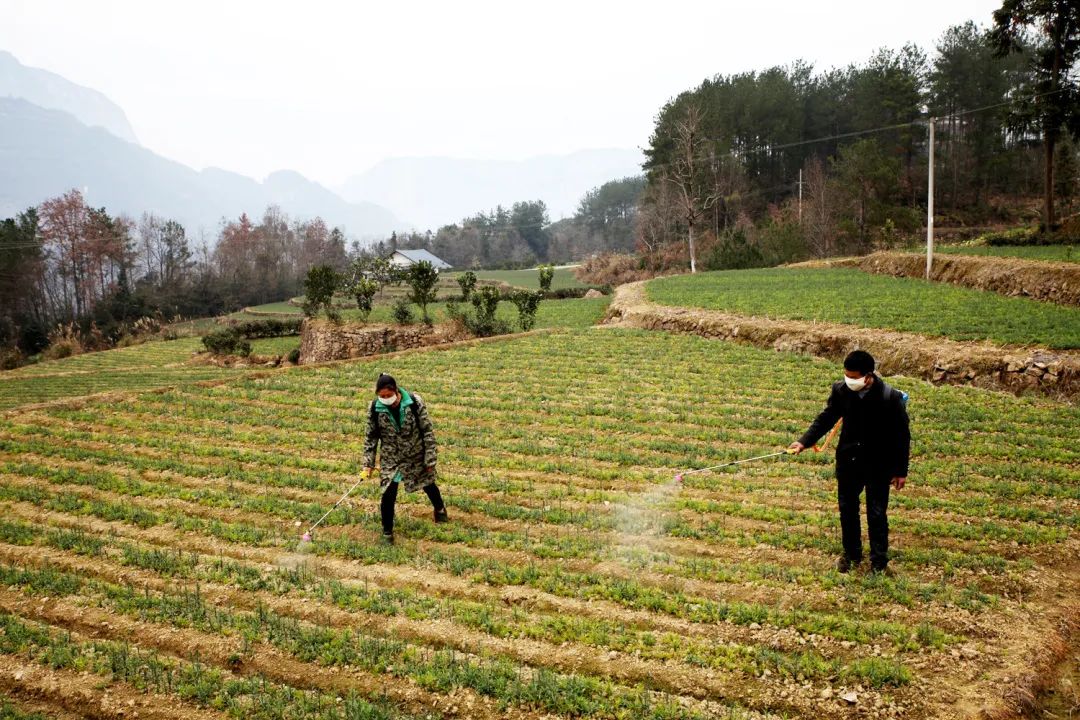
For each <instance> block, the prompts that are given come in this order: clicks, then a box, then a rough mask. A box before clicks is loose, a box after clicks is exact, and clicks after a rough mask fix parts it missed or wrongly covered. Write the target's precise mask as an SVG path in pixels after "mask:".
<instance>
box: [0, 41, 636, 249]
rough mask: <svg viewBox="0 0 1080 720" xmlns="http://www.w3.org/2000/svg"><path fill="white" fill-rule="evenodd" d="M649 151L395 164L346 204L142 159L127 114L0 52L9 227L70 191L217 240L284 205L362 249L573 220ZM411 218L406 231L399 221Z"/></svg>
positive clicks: (306, 190) (351, 186) (144, 152)
mask: <svg viewBox="0 0 1080 720" xmlns="http://www.w3.org/2000/svg"><path fill="white" fill-rule="evenodd" d="M643 160H644V157H643V155H642V153H641V151H640V150H626V149H602V150H582V151H579V152H575V153H570V154H567V155H546V156H539V157H534V158H529V159H526V160H520V161H503V160H475V159H456V158H442V157H416V158H390V159H387V160H383V161H381V162H379V163H378V164H376V165H375V166H374V167H372V168H370V169H369V170H367V171H366V172H363V173H360V174H358V175H355V176H353V177H352V178H350V179H349V180H348V181H346V182H345V183H344V184H343V185H342V186H341V187H340V188H338V189H337V192H335V191H332V190H330V189H328V188H326V187H324V186H323V185H320V184H318V183H316V182H313V181H311V180H308V179H307V178H305V177H303V176H302V175H300V174H299V173H297V172H294V171H291V170H280V171H278V172H275V173H272V174H270V175H269V176H268V177H267V178H266V179H265V180H264V181H263V182H261V183H260V182H258V181H256V180H253V179H251V178H249V177H245V176H243V175H240V174H237V173H234V172H230V171H227V170H222V169H218V168H206V169H205V170H202V171H196V170H194V169H192V168H190V167H187V166H185V165H183V164H181V163H178V162H175V161H172V160H169V159H167V158H164V157H161V156H159V155H156V154H155V153H153V152H152V151H150V150H148V149H146V148H143V147H141V146H140V145H139V144H138V140H137V139H136V137H135V131H134V129H133V128H132V127H131V124H130V123H129V122H128V119H127V116H126V115H125V114H124V111H123V110H122V109H121V108H120V107H119V106H118V105H117V104H116V103H114V102H112V101H111V100H110V99H109V98H107V97H106V96H105V95H103V94H101V93H100V92H98V91H96V90H92V89H90V88H86V87H82V86H80V85H77V84H75V83H73V82H71V81H69V80H66V79H65V78H63V77H61V76H60V75H57V74H55V73H52V72H49V71H47V70H41V69H38V68H31V67H27V66H25V65H22V64H21V63H20V62H19V61H18V60H17V59H16V58H15V57H14V56H13V55H11V54H10V53H8V52H4V51H2V50H0V218H4V217H10V216H11V215H13V214H15V213H17V212H21V211H22V210H25V209H26V208H27V207H29V206H31V205H37V204H39V203H41V202H42V201H43V200H45V199H46V198H49V197H55V196H57V195H60V194H62V193H64V192H67V191H68V190H71V189H72V188H78V189H80V190H82V189H84V188H85V189H86V195H87V202H89V203H90V204H91V205H94V206H104V207H106V208H107V209H108V210H109V211H110V212H112V213H126V214H128V215H131V216H134V217H138V216H139V215H141V214H142V213H143V212H153V213H156V214H158V215H161V216H164V217H168V218H171V219H175V220H178V221H180V222H181V223H183V224H184V225H185V227H187V228H188V230H189V232H190V233H191V234H193V235H194V234H196V233H197V232H198V230H199V229H200V228H202V229H204V230H206V231H208V232H209V233H210V235H211V237H213V236H215V235H216V230H217V227H218V225H219V224H220V222H221V220H222V219H223V218H226V219H232V218H236V217H238V216H239V215H240V214H241V213H244V212H246V213H247V214H248V215H249V216H251V217H258V216H260V215H261V214H262V212H263V210H264V209H265V208H266V206H267V205H270V204H275V205H278V206H280V207H281V209H282V210H283V211H284V212H286V213H287V214H289V215H291V216H294V217H297V218H299V219H308V218H311V217H314V216H316V215H318V216H320V217H322V218H323V219H324V220H325V221H326V222H327V223H328V224H330V225H332V226H334V225H341V226H344V227H345V229H346V232H347V233H348V234H349V235H350V236H352V237H357V238H360V239H375V238H380V237H386V236H388V235H389V234H390V233H391V232H392V231H394V230H398V231H402V230H427V229H431V230H436V229H438V228H439V227H441V226H442V225H446V224H450V223H455V222H458V221H460V220H461V219H463V218H465V217H468V216H473V215H475V214H476V213H478V212H482V211H483V212H486V211H490V210H492V209H494V208H495V207H496V206H497V205H503V206H505V207H509V206H510V205H512V204H513V203H514V202H518V201H522V200H543V201H544V202H545V203H546V204H547V206H548V211H549V214H550V217H551V219H552V220H558V219H559V218H562V217H568V216H570V215H572V214H573V213H574V212H575V210H576V208H577V205H578V202H579V201H580V199H581V197H582V196H583V195H584V194H585V193H586V192H588V191H589V190H590V189H592V188H594V187H597V186H599V185H602V184H603V183H605V182H607V181H609V180H614V179H618V178H622V177H627V176H632V175H638V174H640V173H641V163H642V162H643ZM402 218H404V220H403V219H402Z"/></svg>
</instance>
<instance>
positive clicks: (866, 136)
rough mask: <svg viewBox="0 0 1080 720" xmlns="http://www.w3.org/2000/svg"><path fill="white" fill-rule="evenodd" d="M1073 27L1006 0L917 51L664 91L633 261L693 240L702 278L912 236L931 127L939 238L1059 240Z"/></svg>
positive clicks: (1072, 189) (1072, 200)
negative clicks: (1029, 234)
mask: <svg viewBox="0 0 1080 720" xmlns="http://www.w3.org/2000/svg"><path fill="white" fill-rule="evenodd" d="M1078 18H1080V9H1077V7H1075V6H1071V5H1069V4H1064V5H1063V4H1060V3H1058V4H1055V3H1039V2H1020V1H1019V0H1016V1H1013V0H1010V1H1009V2H1007V3H1006V4H1005V6H1003V8H1002V10H1000V11H999V12H998V13H996V14H995V18H994V24H993V25H992V26H991V27H979V26H978V25H976V24H975V23H973V22H969V23H966V24H963V25H959V26H956V27H952V28H949V29H948V30H947V31H946V32H944V33H943V34H942V36H941V38H940V40H939V41H938V43H937V45H936V47H935V48H934V49H933V52H932V53H927V52H926V51H924V50H923V49H921V48H919V47H916V46H914V45H906V46H904V47H902V48H899V49H889V48H883V49H881V50H879V51H878V52H876V53H874V55H873V56H872V57H870V58H869V59H867V60H866V61H865V62H863V63H859V64H851V65H849V66H847V67H843V68H834V69H829V70H818V69H816V68H814V67H813V66H812V65H810V64H807V63H804V62H800V61H796V62H793V63H792V64H790V65H786V66H777V67H772V68H768V69H765V70H760V71H748V72H743V73H736V74H731V75H717V76H715V77H712V78H708V79H706V80H704V81H703V82H702V83H701V84H700V85H699V86H697V87H695V88H693V89H691V90H688V91H686V92H683V93H681V94H679V95H678V96H677V97H675V98H673V99H672V100H671V101H670V102H668V103H667V104H666V105H665V106H664V107H663V108H661V110H660V113H659V114H658V117H657V121H656V125H655V128H654V130H653V133H652V136H651V137H650V139H649V145H648V147H647V148H646V156H647V160H646V163H645V170H646V178H647V184H646V187H645V190H644V194H643V197H642V199H641V203H640V206H641V207H640V212H639V215H638V222H637V228H636V238H637V243H638V244H637V250H638V251H639V253H640V255H641V257H642V262H643V264H644V265H647V266H652V267H655V268H662V267H687V266H689V265H690V263H691V245H692V244H693V245H695V247H694V258H693V260H694V264H695V265H697V266H698V268H699V269H700V268H702V267H703V268H706V269H715V268H735V267H748V266H757V265H773V264H776V263H778V262H785V261H790V260H797V259H802V258H806V257H822V256H829V255H835V254H841V253H861V252H866V251H869V250H871V249H873V248H876V247H883V246H884V247H888V246H892V245H896V244H899V243H904V242H908V241H910V240H911V239H913V238H915V237H917V236H919V234H920V233H921V232H923V231H924V228H925V225H926V206H927V172H928V157H929V152H928V150H929V147H928V125H929V123H930V121H931V119H933V122H934V126H935V131H936V144H935V151H936V158H935V171H936V186H937V189H936V200H937V207H936V214H937V220H936V224H937V225H938V226H939V227H942V228H943V232H944V233H945V234H946V235H947V236H948V235H951V236H953V237H961V238H962V237H966V236H970V235H972V234H974V233H976V232H979V231H982V230H985V229H987V228H989V227H995V226H1000V225H1007V224H1022V223H1039V224H1040V226H1041V229H1042V231H1043V233H1042V235H1041V236H1039V239H1040V240H1041V241H1044V242H1053V241H1069V240H1070V238H1071V241H1073V242H1075V240H1076V236H1077V235H1078V234H1080V231H1078V228H1077V225H1076V221H1075V218H1072V219H1071V222H1070V216H1071V214H1072V213H1073V212H1075V209H1076V194H1077V184H1078V176H1077V175H1078V174H1077V168H1078V155H1077V148H1078V146H1077V143H1076V136H1077V132H1078V131H1080V102H1078V97H1080V95H1078V87H1077V77H1076V73H1075V72H1074V71H1072V70H1070V68H1074V67H1075V61H1076V55H1077V48H1078V47H1080V39H1078V37H1080V19H1078ZM1055 168H1056V169H1057V172H1056V173H1055V172H1054V169H1055ZM1040 196H1041V200H1036V198H1039V197H1040ZM1040 206H1041V210H1040ZM1062 219H1064V220H1065V223H1064V227H1063V226H1062V223H1061V222H1059V221H1060V220H1062Z"/></svg>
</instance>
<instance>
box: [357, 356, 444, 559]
mask: <svg viewBox="0 0 1080 720" xmlns="http://www.w3.org/2000/svg"><path fill="white" fill-rule="evenodd" d="M376 452H378V455H379V461H380V463H381V469H380V473H379V474H380V477H381V481H380V485H381V487H382V491H383V493H382V500H381V502H380V504H379V506H380V510H381V512H382V528H383V540H384V541H386V542H388V543H393V542H394V504H395V502H397V493H398V486H400V485H404V486H405V490H406V492H413V491H415V490H417V489H421V490H423V491H424V493H425V494H426V495H427V496H428V499H429V500H431V506H432V508H434V511H435V522H447V520H448V519H449V518H448V517H447V513H446V503H444V502H443V499H442V494H441V493H440V492H439V486H438V485H437V484H436V482H435V481H436V480H437V479H438V471H437V470H436V463H437V461H438V445H437V444H436V442H435V429H434V427H433V426H432V424H431V417H430V416H429V415H428V411H427V406H426V405H424V401H423V400H422V399H421V398H420V396H419V395H417V394H415V393H409V392H408V391H406V390H404V389H402V388H398V385H397V381H396V380H394V378H392V377H391V376H389V375H385V374H384V375H380V376H379V380H378V382H376V383H375V399H374V400H372V401H371V405H370V406H368V425H367V438H366V441H365V442H364V467H365V468H366V469H367V470H368V471H369V472H370V471H371V470H373V469H374V468H375V455H376Z"/></svg>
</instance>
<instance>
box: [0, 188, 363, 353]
mask: <svg viewBox="0 0 1080 720" xmlns="http://www.w3.org/2000/svg"><path fill="white" fill-rule="evenodd" d="M355 250H356V249H355V248H354V252H355ZM348 262H349V253H348V252H347V251H346V247H345V234H344V232H343V231H342V230H341V229H340V228H329V227H328V226H327V225H326V223H325V222H324V221H323V220H322V219H320V218H315V219H312V220H297V219H291V218H289V217H288V215H286V214H285V213H283V212H282V211H281V210H280V209H279V208H277V207H273V206H272V207H269V208H267V209H266V211H265V212H264V214H263V216H262V218H261V219H260V220H258V221H253V220H252V219H251V218H249V217H248V216H247V215H241V216H240V217H239V218H238V219H236V220H231V221H224V222H223V223H222V225H221V228H220V231H219V233H218V236H217V238H216V242H215V243H214V245H213V246H211V245H210V244H209V243H208V242H207V241H206V239H205V238H202V239H200V240H199V241H198V242H193V240H192V239H191V238H189V237H188V236H187V233H186V231H185V229H184V227H183V226H182V225H180V224H179V223H178V222H176V221H173V220H169V219H165V218H161V217H158V216H156V215H153V214H150V213H146V214H143V216H142V217H141V218H140V219H138V220H134V219H132V218H128V217H124V216H112V215H110V214H109V213H108V211H107V210H106V209H105V208H94V207H91V206H89V205H87V203H86V201H85V200H84V198H83V196H82V194H81V193H79V192H78V191H77V190H72V191H71V192H68V193H66V194H64V195H62V196H60V197H55V198H50V199H48V200H46V201H45V202H43V203H42V204H41V205H40V206H38V207H34V208H29V209H27V210H26V211H24V212H22V213H19V214H18V216H16V217H14V218H8V219H6V220H3V221H2V222H0V348H6V349H8V350H12V351H14V353H13V354H14V355H29V354H33V353H37V352H39V351H40V350H42V349H43V348H45V347H47V346H48V345H49V342H50V336H53V337H55V336H56V335H57V334H58V333H62V334H69V335H75V336H78V337H79V338H80V340H81V343H82V344H83V345H84V346H85V345H88V346H90V347H92V348H93V347H96V348H100V347H108V346H111V345H113V344H115V343H116V342H117V341H119V340H120V339H121V338H123V337H124V336H125V335H129V334H131V333H133V332H134V331H135V330H136V329H137V328H136V326H137V324H139V323H143V325H146V324H148V323H149V324H150V325H152V326H157V325H159V324H160V323H161V322H163V321H168V320H172V319H174V318H179V317H183V318H191V317H208V316H213V315H218V314H220V313H223V312H230V311H233V310H238V309H240V308H242V307H245V306H247V305H255V304H259V303H265V302H270V301H275V300H282V299H285V298H288V297H291V296H293V295H297V294H299V293H300V292H301V289H302V286H303V281H304V278H305V277H306V275H307V272H308V270H309V269H310V268H311V267H314V266H317V265H329V266H332V267H335V268H341V269H344V268H345V267H346V266H347V265H348ZM17 359H18V358H17V357H14V358H9V359H8V362H9V363H11V362H16V361H17Z"/></svg>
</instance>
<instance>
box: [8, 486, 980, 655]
mask: <svg viewBox="0 0 1080 720" xmlns="http://www.w3.org/2000/svg"><path fill="white" fill-rule="evenodd" d="M26 484H33V483H32V482H30V481H27V483H26ZM86 495H87V496H90V495H94V496H97V497H101V496H105V497H110V496H111V497H113V499H116V500H123V501H126V502H132V500H131V499H126V500H125V499H124V497H123V496H113V495H112V494H111V493H86ZM135 504H138V505H140V506H146V505H150V506H151V507H169V506H172V507H177V506H190V505H192V503H183V502H182V501H161V502H159V503H156V504H155V503H147V502H145V501H143V500H141V499H140V501H139V502H137V503H135ZM195 507H196V508H201V506H195ZM192 515H196V516H198V515H202V516H207V517H215V518H218V519H221V520H223V521H229V520H230V519H233V520H235V519H243V517H242V516H244V515H248V516H250V515H252V514H250V513H248V514H245V513H231V514H230V512H229V511H214V512H195V513H192ZM258 520H259V518H258V517H256V518H255V519H254V521H251V520H249V522H251V523H252V524H253V525H259V526H264V527H265V526H266V524H265V523H264V522H258ZM279 526H280V527H282V528H286V527H287V530H288V531H291V530H292V528H291V527H288V523H281V524H279ZM157 529H160V528H155V530H157ZM328 530H329V532H330V533H331V534H332V535H344V536H346V537H349V538H351V539H353V540H359V541H369V542H374V536H373V534H372V532H371V531H368V530H366V529H363V528H356V527H344V526H342V527H335V528H333V529H328ZM632 537H636V536H632ZM174 543H175V539H172V538H170V539H169V540H166V541H165V542H164V543H163V544H164V545H167V546H172V545H173V544H174ZM415 544H416V546H417V548H418V549H419V550H420V552H421V554H423V553H426V552H429V551H444V550H446V549H448V548H451V549H453V548H457V547H460V546H459V545H457V544H455V543H442V542H437V541H424V540H418V541H416V542H415ZM228 547H229V548H230V551H229V552H227V553H226V554H231V552H234V550H232V548H235V546H233V545H228ZM249 550H250V549H249ZM469 554H470V555H472V556H473V557H476V558H481V559H487V560H491V561H495V562H498V563H507V564H510V565H514V566H521V565H527V564H530V563H532V564H534V565H538V566H543V567H558V568H560V569H563V570H569V571H574V572H581V573H588V574H597V573H600V574H603V575H606V576H609V577H612V578H622V579H632V580H635V581H638V582H643V583H645V584H646V585H649V586H652V587H657V588H661V589H665V590H669V591H673V592H684V593H688V594H692V595H698V596H700V597H704V598H708V599H711V600H715V601H718V602H731V601H743V602H750V603H762V604H766V605H769V606H775V607H777V608H779V609H781V610H785V609H786V610H790V609H796V608H800V609H807V608H810V607H819V608H821V609H822V610H825V611H830V612H831V611H835V607H833V605H834V601H832V600H830V599H829V598H828V597H827V596H824V595H822V594H821V593H815V592H814V591H812V590H810V589H808V588H805V587H802V586H799V585H792V586H790V587H788V588H785V589H784V593H783V595H782V597H778V590H777V589H776V588H769V587H762V586H756V585H745V586H740V585H732V584H718V583H714V582H710V581H706V580H697V579H692V578H683V577H677V576H672V575H665V574H662V573H658V572H653V571H648V570H644V569H641V568H634V567H631V566H629V565H624V564H622V563H618V562H614V561H605V562H601V563H597V562H595V561H591V560H558V559H556V560H551V559H541V558H536V557H535V556H533V555H530V554H528V553H525V552H521V551H515V550H502V549H497V548H482V547H470V548H469ZM285 555H286V553H284V552H283V551H279V555H278V557H279V558H280V557H284V556H285ZM325 561H326V559H324V558H319V560H318V562H319V563H323V562H325ZM377 567H379V566H369V567H367V568H366V569H365V571H364V572H365V574H366V575H369V576H370V575H371V574H372V573H374V572H375V568H377ZM391 568H392V571H393V572H395V573H397V572H400V571H401V569H402V568H400V567H398V566H391ZM939 610H940V617H939V618H938V619H937V622H939V623H946V622H947V621H948V618H949V617H950V616H951V614H952V613H949V612H948V611H947V610H946V609H944V608H939ZM957 612H963V611H959V610H958V611H957ZM889 613H890V614H891V615H893V616H894V617H893V618H892V619H895V620H897V621H904V620H905V619H907V618H909V616H918V615H919V614H920V612H919V609H918V608H916V609H915V610H909V609H908V608H904V607H899V606H897V607H892V608H890V609H889ZM875 614H880V611H879V612H878V613H875ZM915 622H917V620H916V621H915ZM720 625H724V626H727V625H728V623H721V624H720ZM943 627H944V628H945V629H947V630H950V631H952V632H957V633H961V634H963V633H964V632H965V631H966V629H967V628H969V627H970V625H969V623H968V620H967V617H966V612H964V613H963V616H962V617H960V618H958V619H957V620H956V621H955V622H947V624H945V625H943ZM736 632H738V631H736ZM740 642H746V640H745V639H744V640H740Z"/></svg>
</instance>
